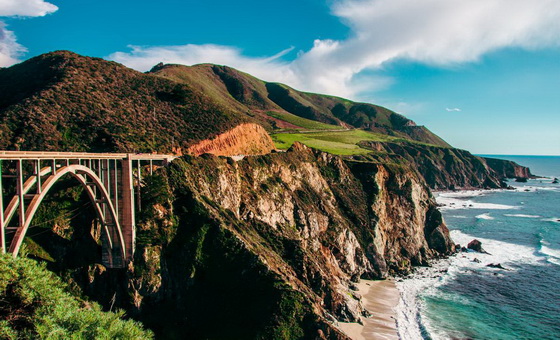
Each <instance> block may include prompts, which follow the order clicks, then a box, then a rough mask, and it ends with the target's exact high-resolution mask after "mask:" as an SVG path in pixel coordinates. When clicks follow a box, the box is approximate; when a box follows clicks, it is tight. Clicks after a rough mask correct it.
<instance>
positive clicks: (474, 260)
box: [472, 257, 480, 263]
mask: <svg viewBox="0 0 560 340" xmlns="http://www.w3.org/2000/svg"><path fill="white" fill-rule="evenodd" d="M472 261H473V262H476V263H480V260H479V259H477V258H476V257H475V258H474V259H473V260H472Z"/></svg>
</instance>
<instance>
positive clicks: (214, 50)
mask: <svg viewBox="0 0 560 340" xmlns="http://www.w3.org/2000/svg"><path fill="white" fill-rule="evenodd" d="M129 47H130V48H131V49H132V51H130V52H126V53H125V52H116V53H113V54H111V55H110V56H108V57H107V58H108V59H111V60H115V61H118V62H120V63H123V64H125V65H127V66H128V67H131V68H133V69H136V70H140V71H147V70H149V69H150V68H152V67H153V66H154V65H156V64H157V63H159V62H163V63H166V64H184V65H194V64H201V63H213V64H221V65H230V66H233V67H236V68H239V69H240V70H244V71H246V72H250V73H252V74H253V75H255V76H257V77H262V78H263V79H267V80H275V79H282V80H284V81H294V79H290V78H289V77H290V76H289V70H288V69H287V68H288V63H286V62H282V61H281V60H280V58H281V57H282V56H283V55H285V54H286V53H289V52H290V51H291V50H292V48H289V49H286V50H284V51H282V52H280V53H278V54H276V55H274V56H272V57H262V58H254V57H245V56H243V54H242V53H241V50H239V49H237V48H235V47H229V46H220V45H212V44H207V45H191V44H189V45H181V46H156V47H142V46H129Z"/></svg>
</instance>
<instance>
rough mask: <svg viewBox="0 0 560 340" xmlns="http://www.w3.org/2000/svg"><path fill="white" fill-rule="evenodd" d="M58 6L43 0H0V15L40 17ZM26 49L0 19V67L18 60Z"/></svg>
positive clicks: (53, 10) (55, 9)
mask: <svg viewBox="0 0 560 340" xmlns="http://www.w3.org/2000/svg"><path fill="white" fill-rule="evenodd" d="M57 10H58V7H56V6H55V5H53V4H51V3H48V2H45V1H43V0H0V17H13V16H16V17H42V16H45V15H47V14H49V13H53V12H56V11H57ZM26 51H27V49H26V48H25V47H23V46H21V45H20V44H18V43H17V41H16V36H15V34H14V32H12V31H9V30H7V29H6V24H5V23H4V22H3V21H0V67H6V66H11V65H13V64H15V63H17V62H19V57H20V56H21V55H22V54H23V53H25V52H26Z"/></svg>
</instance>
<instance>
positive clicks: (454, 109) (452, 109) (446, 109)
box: [445, 107, 461, 112]
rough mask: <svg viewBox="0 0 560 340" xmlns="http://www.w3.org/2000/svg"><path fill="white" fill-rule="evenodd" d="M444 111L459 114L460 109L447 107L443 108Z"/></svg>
mask: <svg viewBox="0 0 560 340" xmlns="http://www.w3.org/2000/svg"><path fill="white" fill-rule="evenodd" d="M445 111H447V112H461V109H460V108H458V107H454V108H448V107H446V108H445Z"/></svg>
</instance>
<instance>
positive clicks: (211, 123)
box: [0, 51, 250, 153]
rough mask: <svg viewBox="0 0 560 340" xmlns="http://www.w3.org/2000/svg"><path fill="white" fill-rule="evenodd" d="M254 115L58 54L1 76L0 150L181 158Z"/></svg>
mask: <svg viewBox="0 0 560 340" xmlns="http://www.w3.org/2000/svg"><path fill="white" fill-rule="evenodd" d="M249 120H250V117H249V116H247V115H246V114H245V113H243V112H241V111H232V110H230V109H229V108H227V107H224V106H223V105H220V103H218V102H213V101H210V100H208V99H207V98H206V97H204V95H203V94H202V93H201V91H200V90H199V89H197V88H195V87H192V86H189V85H186V84H179V83H176V82H173V81H171V80H167V79H163V78H161V77H155V76H151V75H145V74H142V73H140V72H137V71H134V70H131V69H129V68H126V67H124V66H122V65H120V64H117V63H114V62H109V61H105V60H102V59H98V58H89V57H82V56H79V55H77V54H74V53H71V52H65V51H61V52H53V53H49V54H45V55H41V56H38V57H35V58H32V59H30V60H27V61H25V62H23V63H21V64H18V65H14V66H12V67H10V68H6V69H2V70H0V149H4V150H6V149H8V150H10V149H11V150H13V149H21V150H64V151H127V152H149V151H157V152H172V151H175V152H179V153H180V152H181V150H183V149H186V148H187V147H188V146H190V145H192V144H194V143H195V142H198V141H201V140H204V139H206V138H209V137H213V136H216V135H218V134H219V133H222V132H225V131H227V130H229V129H232V128H234V127H235V126H237V125H238V124H240V123H242V122H246V121H249Z"/></svg>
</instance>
